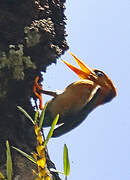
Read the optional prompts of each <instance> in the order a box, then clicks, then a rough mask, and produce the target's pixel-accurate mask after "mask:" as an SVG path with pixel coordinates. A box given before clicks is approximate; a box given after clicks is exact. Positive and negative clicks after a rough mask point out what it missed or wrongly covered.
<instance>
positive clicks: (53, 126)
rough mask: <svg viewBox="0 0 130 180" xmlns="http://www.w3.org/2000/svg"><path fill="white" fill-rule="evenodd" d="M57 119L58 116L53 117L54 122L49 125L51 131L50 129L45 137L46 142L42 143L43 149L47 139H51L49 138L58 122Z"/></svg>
mask: <svg viewBox="0 0 130 180" xmlns="http://www.w3.org/2000/svg"><path fill="white" fill-rule="evenodd" d="M58 119H59V114H57V116H56V117H55V119H54V121H53V123H52V125H51V129H50V131H49V133H48V135H47V138H46V140H45V141H44V144H43V146H44V147H46V145H47V143H48V141H49V139H50V138H51V136H52V134H53V131H54V128H55V125H56V124H57V122H58Z"/></svg>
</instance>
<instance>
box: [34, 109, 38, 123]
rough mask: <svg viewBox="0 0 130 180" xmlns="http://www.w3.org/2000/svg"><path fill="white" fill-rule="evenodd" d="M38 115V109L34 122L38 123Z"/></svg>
mask: <svg viewBox="0 0 130 180" xmlns="http://www.w3.org/2000/svg"><path fill="white" fill-rule="evenodd" d="M38 116H39V110H37V111H36V112H35V118H34V123H35V124H36V123H37V119H38Z"/></svg>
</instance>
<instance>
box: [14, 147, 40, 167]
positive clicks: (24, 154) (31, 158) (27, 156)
mask: <svg viewBox="0 0 130 180" xmlns="http://www.w3.org/2000/svg"><path fill="white" fill-rule="evenodd" d="M12 148H13V149H15V150H16V151H18V152H20V153H21V154H22V155H23V156H25V157H26V158H27V159H29V160H30V161H32V162H33V163H35V164H37V163H36V160H35V159H34V158H33V157H32V156H31V155H28V154H27V153H25V152H24V151H22V150H20V149H18V148H16V147H14V146H12Z"/></svg>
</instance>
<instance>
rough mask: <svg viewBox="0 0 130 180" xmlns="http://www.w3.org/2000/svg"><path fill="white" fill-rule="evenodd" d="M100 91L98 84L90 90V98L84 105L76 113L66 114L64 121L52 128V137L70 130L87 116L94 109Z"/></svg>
mask: <svg viewBox="0 0 130 180" xmlns="http://www.w3.org/2000/svg"><path fill="white" fill-rule="evenodd" d="M100 93H101V88H100V86H99V85H97V86H96V87H95V88H94V89H93V91H92V92H91V95H90V96H91V99H90V101H89V102H88V103H87V104H86V105H85V107H84V108H83V109H82V110H81V111H80V112H78V113H77V114H73V115H72V114H71V116H69V115H68V116H66V117H65V119H63V122H64V123H63V124H62V125H60V126H59V127H57V128H56V129H55V130H54V132H53V135H52V137H58V136H61V135H63V134H65V133H67V132H69V131H71V130H72V129H74V128H75V127H77V126H78V125H79V124H80V123H81V122H82V121H83V120H84V119H85V118H86V117H87V115H88V114H89V113H90V112H91V111H92V110H93V109H94V107H95V104H96V102H97V99H98V97H99V95H100ZM66 119H67V120H66Z"/></svg>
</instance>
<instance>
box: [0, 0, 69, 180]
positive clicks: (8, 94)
mask: <svg viewBox="0 0 130 180" xmlns="http://www.w3.org/2000/svg"><path fill="white" fill-rule="evenodd" d="M64 3H65V0H22V1H21V0H1V3H0V171H2V172H4V171H5V166H4V164H5V162H6V154H5V152H6V147H5V141H6V140H9V142H10V144H11V145H13V146H15V147H17V148H19V149H21V150H24V152H26V153H30V152H32V151H35V148H36V138H35V134H34V130H33V126H32V124H31V122H29V120H27V119H26V118H25V116H24V115H23V114H22V113H21V112H19V111H18V110H17V106H21V107H23V108H24V109H25V110H26V111H27V112H28V113H29V114H30V115H32V117H33V115H34V109H33V107H32V106H31V101H30V98H31V97H32V98H34V99H35V98H36V97H35V96H34V94H33V90H32V89H33V84H34V79H35V77H36V76H37V75H39V76H40V81H42V77H41V74H40V72H41V71H45V70H46V67H47V66H48V65H50V64H51V63H56V59H57V58H58V57H60V56H61V55H62V54H64V52H65V51H66V50H67V49H68V45H67V42H66V39H65V38H66V31H65V20H66V17H65V15H64V10H65V6H64ZM11 151H12V157H13V179H20V180H26V179H27V180H32V179H34V178H33V176H32V169H35V168H36V167H35V166H34V164H33V163H31V162H30V161H29V160H27V159H26V158H24V157H23V156H22V155H20V154H19V153H17V152H15V151H13V150H12V149H11ZM48 164H49V163H48ZM52 164H53V163H52ZM53 179H59V177H58V175H57V174H55V173H53Z"/></svg>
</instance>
